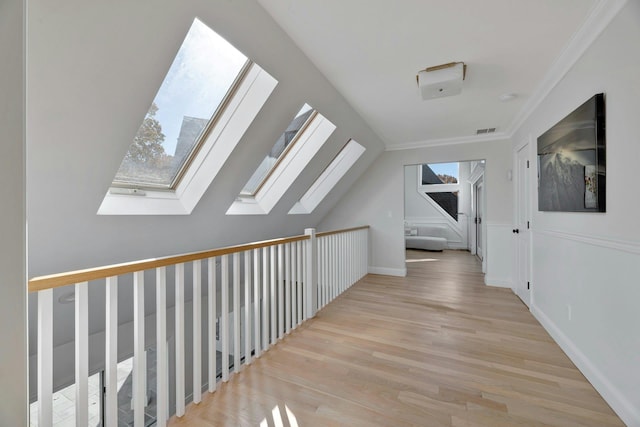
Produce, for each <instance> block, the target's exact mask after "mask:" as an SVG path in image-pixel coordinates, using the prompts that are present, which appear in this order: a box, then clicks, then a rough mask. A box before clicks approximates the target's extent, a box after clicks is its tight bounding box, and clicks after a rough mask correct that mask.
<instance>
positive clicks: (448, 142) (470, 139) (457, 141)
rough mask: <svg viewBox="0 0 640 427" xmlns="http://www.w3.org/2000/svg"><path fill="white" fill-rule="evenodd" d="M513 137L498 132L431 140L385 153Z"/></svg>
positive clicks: (398, 145) (396, 145)
mask: <svg viewBox="0 0 640 427" xmlns="http://www.w3.org/2000/svg"><path fill="white" fill-rule="evenodd" d="M510 137H511V136H510V135H509V134H507V133H505V132H496V133H490V134H484V135H470V136H460V137H454V138H441V139H429V140H426V141H417V142H405V143H402V144H394V145H393V146H391V147H386V148H385V151H398V150H413V149H415V148H428V147H441V146H443V145H459V144H472V143H477V142H491V141H501V140H505V139H509V138H510Z"/></svg>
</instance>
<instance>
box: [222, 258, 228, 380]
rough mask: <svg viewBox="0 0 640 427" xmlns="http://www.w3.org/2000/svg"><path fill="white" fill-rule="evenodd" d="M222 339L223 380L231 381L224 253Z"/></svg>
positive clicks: (226, 265)
mask: <svg viewBox="0 0 640 427" xmlns="http://www.w3.org/2000/svg"><path fill="white" fill-rule="evenodd" d="M221 282H222V283H220V298H222V301H221V303H222V304H221V307H220V308H221V310H222V313H220V341H221V344H222V381H224V382H225V383H226V382H227V381H229V255H222V280H221Z"/></svg>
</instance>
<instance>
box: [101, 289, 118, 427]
mask: <svg viewBox="0 0 640 427" xmlns="http://www.w3.org/2000/svg"><path fill="white" fill-rule="evenodd" d="M105 300H106V308H105V313H106V317H105V362H104V381H105V387H106V393H105V408H104V417H105V421H106V427H117V426H118V278H117V277H107V280H106V283H105Z"/></svg>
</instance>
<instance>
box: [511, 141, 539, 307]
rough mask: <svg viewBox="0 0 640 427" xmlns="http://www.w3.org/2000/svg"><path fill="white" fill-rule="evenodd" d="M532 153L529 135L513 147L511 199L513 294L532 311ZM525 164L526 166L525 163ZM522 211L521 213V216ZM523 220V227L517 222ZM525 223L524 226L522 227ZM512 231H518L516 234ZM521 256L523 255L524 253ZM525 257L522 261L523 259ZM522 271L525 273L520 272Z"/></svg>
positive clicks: (532, 146) (533, 167)
mask: <svg viewBox="0 0 640 427" xmlns="http://www.w3.org/2000/svg"><path fill="white" fill-rule="evenodd" d="M534 149H535V145H534V140H533V138H532V137H531V135H529V136H527V137H526V138H524V140H523V141H522V142H520V144H518V145H516V146H515V147H514V149H513V165H514V171H513V175H512V176H513V189H514V195H515V197H514V198H513V202H514V209H513V216H514V221H513V224H514V226H513V230H514V233H513V247H514V258H513V265H514V267H513V272H514V281H513V289H512V290H513V292H514V293H515V294H516V295H517V296H518V297H519V298H520V299H521V300H522V302H523V303H524V304H525V305H526V306H527V307H529V308H530V307H531V304H532V302H533V285H532V284H531V283H532V277H531V276H532V274H531V271H532V265H533V233H532V221H531V219H532V218H531V213H532V210H531V204H532V203H531V196H532V194H533V188H532V183H533V178H535V176H534V175H533V172H532V171H534V170H535V167H536V166H535V164H534V161H533V160H532V158H535V156H534V155H532V152H533V153H535V152H534V151H533V150H534ZM520 154H523V155H524V157H525V158H524V159H523V162H520ZM525 161H526V162H527V163H525ZM521 177H525V178H526V182H525V183H524V184H525V190H524V194H523V193H522V192H521V191H520V188H521V182H520V181H521V180H522V178H521ZM521 209H522V210H523V212H521ZM521 217H523V218H525V219H523V221H522V223H520V218H521ZM525 223H526V224H525ZM515 230H518V232H517V233H516V232H515ZM523 240H524V241H525V243H526V250H524V251H523V250H522V241H523ZM523 252H524V253H523ZM523 257H524V259H523ZM523 270H524V271H523Z"/></svg>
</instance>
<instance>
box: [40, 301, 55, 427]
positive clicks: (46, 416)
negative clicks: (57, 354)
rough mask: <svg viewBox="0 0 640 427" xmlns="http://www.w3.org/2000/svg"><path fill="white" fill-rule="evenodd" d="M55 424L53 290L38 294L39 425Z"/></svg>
mask: <svg viewBox="0 0 640 427" xmlns="http://www.w3.org/2000/svg"><path fill="white" fill-rule="evenodd" d="M52 424H53V289H47V290H44V291H40V292H38V425H40V426H50V425H52Z"/></svg>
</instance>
